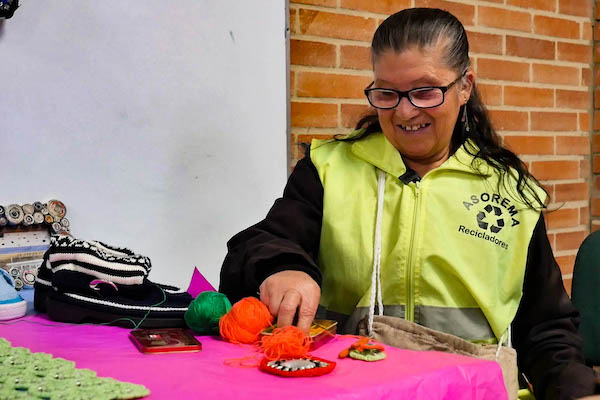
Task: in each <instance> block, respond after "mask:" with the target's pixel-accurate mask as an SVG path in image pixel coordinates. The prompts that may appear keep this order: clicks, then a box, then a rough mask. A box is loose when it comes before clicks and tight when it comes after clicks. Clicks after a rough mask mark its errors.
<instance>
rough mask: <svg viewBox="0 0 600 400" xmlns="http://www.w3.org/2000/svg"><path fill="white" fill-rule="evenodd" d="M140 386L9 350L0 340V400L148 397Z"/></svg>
mask: <svg viewBox="0 0 600 400" xmlns="http://www.w3.org/2000/svg"><path fill="white" fill-rule="evenodd" d="M149 394H150V391H149V390H148V389H147V388H146V387H145V386H143V385H135V384H133V383H127V382H120V381H117V380H115V379H112V378H101V377H98V376H96V372H94V371H92V370H90V369H78V368H75V363H74V362H73V361H68V360H65V359H62V358H54V357H52V354H47V353H32V352H31V351H30V350H29V349H27V348H25V347H12V346H11V344H10V342H9V341H8V340H6V339H3V338H0V399H5V400H11V399H51V400H54V399H64V400H80V399H81V400H83V399H90V400H91V399H94V400H110V399H137V398H141V397H145V396H148V395H149Z"/></svg>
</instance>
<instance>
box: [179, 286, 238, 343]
mask: <svg viewBox="0 0 600 400" xmlns="http://www.w3.org/2000/svg"><path fill="white" fill-rule="evenodd" d="M229 310H231V303H230V302H229V299H227V296H225V295H224V294H223V293H218V292H202V293H200V294H199V295H198V297H196V298H195V299H194V300H193V301H192V302H191V303H190V306H189V307H188V309H187V311H186V312H185V315H184V318H185V322H186V324H187V325H188V326H189V327H190V328H192V329H193V330H194V332H196V333H199V334H201V335H216V334H218V333H219V320H220V319H221V317H222V316H223V315H225V314H227V313H228V312H229Z"/></svg>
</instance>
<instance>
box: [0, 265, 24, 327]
mask: <svg viewBox="0 0 600 400" xmlns="http://www.w3.org/2000/svg"><path fill="white" fill-rule="evenodd" d="M26 312H27V302H26V301H25V300H23V298H22V297H21V296H19V294H18V293H17V291H16V290H15V282H14V281H13V279H12V277H11V276H10V274H9V273H8V272H6V271H5V270H4V269H2V268H0V321H6V320H7V319H14V318H20V317H22V316H23V315H25V313H26Z"/></svg>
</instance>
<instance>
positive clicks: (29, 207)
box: [21, 204, 35, 215]
mask: <svg viewBox="0 0 600 400" xmlns="http://www.w3.org/2000/svg"><path fill="white" fill-rule="evenodd" d="M21 208H22V209H23V212H24V213H25V215H27V214H31V215H33V213H34V212H35V208H34V207H33V204H23V205H22V206H21Z"/></svg>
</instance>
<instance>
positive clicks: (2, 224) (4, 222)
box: [0, 217, 8, 226]
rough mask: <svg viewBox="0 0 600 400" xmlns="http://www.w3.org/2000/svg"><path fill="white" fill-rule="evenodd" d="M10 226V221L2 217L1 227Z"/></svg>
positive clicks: (0, 218)
mask: <svg viewBox="0 0 600 400" xmlns="http://www.w3.org/2000/svg"><path fill="white" fill-rule="evenodd" d="M6 225H8V220H7V219H6V218H5V217H0V226H6Z"/></svg>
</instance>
